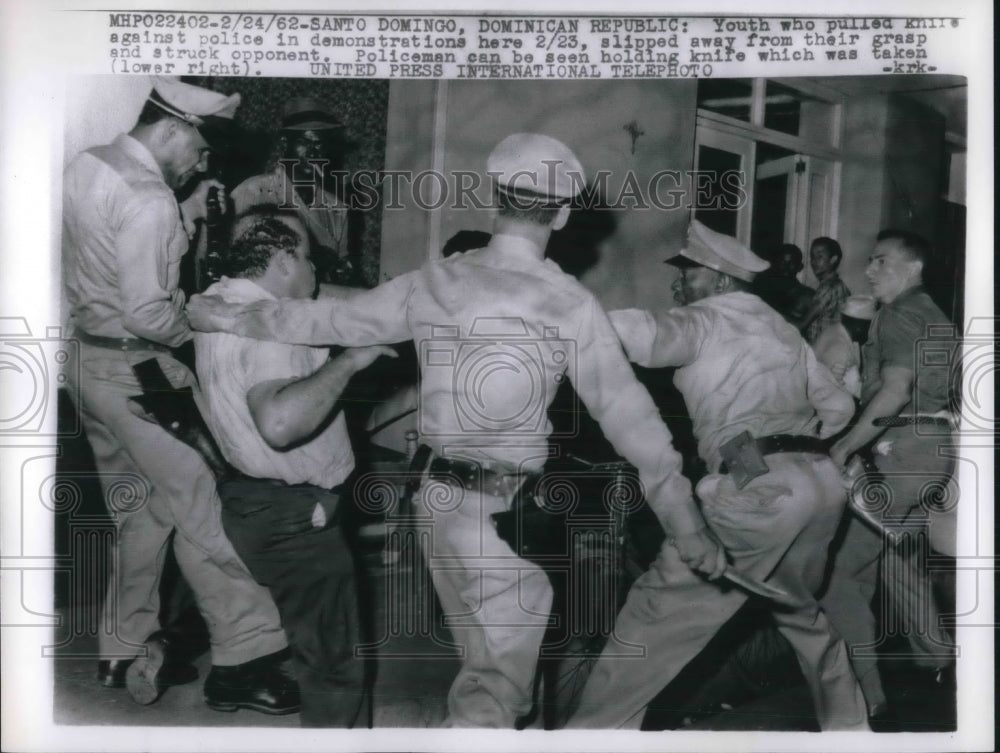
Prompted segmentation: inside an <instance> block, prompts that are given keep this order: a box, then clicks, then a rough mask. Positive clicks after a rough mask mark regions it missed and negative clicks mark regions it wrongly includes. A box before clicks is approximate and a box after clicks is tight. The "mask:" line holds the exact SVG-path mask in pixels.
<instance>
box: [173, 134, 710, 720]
mask: <svg viewBox="0 0 1000 753" xmlns="http://www.w3.org/2000/svg"><path fill="white" fill-rule="evenodd" d="M487 172H488V173H489V175H490V177H491V178H492V179H494V180H495V196H496V201H497V208H496V210H495V211H496V214H495V217H494V220H493V227H492V229H493V236H492V238H491V239H490V241H489V244H488V245H487V246H485V247H484V248H480V249H475V250H472V251H468V252H466V253H462V254H455V255H452V256H450V257H449V258H447V259H443V260H439V261H432V262H428V263H427V264H425V265H424V267H423V268H422V269H420V270H418V271H415V272H411V273H409V274H405V275H402V276H400V277H397V278H396V279H394V280H392V281H390V282H387V283H384V284H383V285H380V286H379V287H378V288H375V289H374V290H371V291H367V292H366V293H363V294H361V295H358V296H356V297H354V298H351V299H350V300H338V299H320V300H318V301H291V300H285V301H274V302H270V301H268V302H265V303H258V304H255V305H253V306H239V305H227V304H224V303H223V302H222V301H220V300H218V299H207V298H205V297H204V296H198V297H195V298H194V299H192V301H191V304H190V305H189V307H188V315H189V317H190V320H191V322H192V325H193V326H194V327H196V328H197V329H205V330H211V331H214V330H224V331H229V332H234V333H237V334H240V335H243V336H248V337H256V338H259V339H271V340H279V341H284V342H297V343H304V344H313V345H328V344H333V343H338V344H342V345H349V346H353V345H370V344H376V343H383V344H385V343H394V342H399V341H402V340H406V339H411V338H412V339H413V340H415V341H416V344H417V349H418V353H419V354H420V371H421V374H420V377H421V379H420V401H419V419H418V426H419V430H420V435H421V441H422V445H423V446H422V448H421V450H420V451H418V453H417V458H416V462H415V466H416V467H417V469H419V470H420V471H421V472H422V478H423V483H422V485H421V487H420V489H419V490H418V491H417V494H416V495H415V500H414V504H415V506H416V508H417V513H418V515H419V516H420V517H423V518H424V519H425V520H429V521H431V524H430V525H431V529H432V530H431V532H430V533H431V536H430V539H429V541H430V544H429V545H428V546H427V547H425V549H424V556H425V558H426V559H427V562H428V565H429V568H430V571H431V573H432V576H433V580H434V584H435V587H436V589H437V593H438V596H439V597H440V600H441V604H442V606H443V609H444V612H445V614H446V616H447V620H448V621H447V624H448V626H449V628H450V630H451V633H452V636H453V637H454V640H455V641H457V642H458V643H459V644H460V645H461V646H462V648H463V650H464V656H463V659H462V666H461V669H460V670H459V672H458V676H457V677H456V678H455V681H454V683H453V685H452V687H451V692H450V693H449V694H448V718H447V720H446V724H447V725H448V726H464V727H499V728H512V727H514V726H515V722H516V720H517V718H518V717H519V716H521V715H523V714H525V713H526V712H528V711H529V709H530V708H531V700H532V685H533V679H534V676H535V666H536V663H537V659H538V651H539V647H540V645H541V641H542V637H543V634H544V632H545V627H546V623H547V622H548V619H549V612H550V608H551V602H552V588H551V586H550V584H549V580H548V577H547V576H546V574H545V573H544V572H543V571H542V570H541V568H539V567H538V566H537V565H535V564H533V563H531V562H529V561H527V560H525V559H522V558H521V557H520V556H519V554H518V553H517V552H515V551H514V550H513V549H512V548H511V546H510V544H508V543H507V541H506V540H504V539H503V538H501V536H500V535H499V534H498V532H497V530H496V528H494V524H493V520H492V519H491V516H493V515H495V514H497V513H504V512H506V511H508V510H509V508H510V505H511V503H512V501H513V499H514V496H515V494H516V492H517V491H518V489H519V488H521V487H522V486H523V485H525V484H529V483H531V480H532V477H533V476H536V475H537V474H538V473H539V471H540V470H541V468H542V466H543V464H544V462H545V459H546V458H547V456H548V438H549V435H550V433H551V431H552V426H551V424H550V423H549V420H548V416H547V414H546V409H547V407H548V406H549V404H550V403H551V402H552V400H553V398H554V397H555V394H556V390H557V389H558V387H559V384H560V383H561V381H562V380H563V379H564V378H566V377H568V378H569V379H570V380H571V382H572V383H573V385H574V387H575V388H576V391H577V393H578V394H579V395H580V397H581V399H582V400H583V402H584V404H585V405H586V406H587V409H588V411H589V412H590V414H591V416H593V417H594V418H595V419H596V420H597V421H598V422H599V423H600V425H601V428H602V430H603V431H604V433H605V435H606V436H607V438H608V439H609V440H610V441H611V443H612V444H613V445H614V447H615V449H616V450H617V451H618V452H619V453H620V454H621V455H622V456H624V457H625V458H626V459H627V460H629V461H630V462H631V463H632V464H633V465H635V466H636V467H637V468H638V471H639V477H640V480H641V481H642V483H643V485H644V489H645V492H646V497H647V499H648V501H649V503H650V505H651V506H652V508H653V510H654V511H655V513H656V514H657V516H658V518H659V519H660V521H661V523H662V524H663V525H664V527H665V528H667V529H668V530H669V531H670V535H671V537H672V538H673V539H674V540H675V541H676V548H675V549H674V550H673V551H674V552H675V554H674V556H675V557H678V558H679V559H678V562H680V561H681V560H683V561H684V562H685V563H687V565H684V567H685V570H687V566H690V567H692V568H695V569H697V570H699V571H701V572H703V573H705V574H707V575H708V576H710V577H713V576H718V575H719V574H721V572H722V571H723V569H724V568H725V556H724V553H723V551H722V548H721V546H720V545H719V544H718V542H717V541H716V539H715V537H714V536H713V535H712V534H711V533H710V532H709V530H708V529H707V527H706V525H705V521H704V519H703V518H702V516H701V514H700V512H699V511H698V508H697V507H696V505H695V504H694V500H693V498H692V494H691V487H690V484H689V483H688V481H687V480H686V479H685V478H684V477H683V476H682V475H681V472H680V471H681V458H680V456H679V455H678V453H677V452H676V451H675V450H674V449H673V447H672V445H671V437H670V433H669V432H668V431H667V428H666V426H665V425H664V424H663V422H662V420H661V419H660V416H659V412H658V411H657V409H656V406H655V405H654V404H653V401H652V399H651V398H650V396H649V394H648V393H647V392H646V390H645V389H644V388H643V387H642V386H641V385H640V384H639V383H638V382H637V381H636V379H635V376H634V374H633V372H632V369H631V367H630V366H629V364H628V362H627V361H626V360H625V357H624V354H623V353H622V350H621V346H620V345H619V343H618V339H617V337H616V336H615V332H614V329H613V328H612V326H611V323H610V322H609V321H608V318H607V315H606V314H605V313H604V311H603V310H602V309H601V307H600V305H599V304H598V302H597V300H596V299H595V298H594V296H593V295H592V294H591V293H590V292H588V291H587V290H586V289H585V288H584V287H583V286H581V285H580V284H579V282H577V280H576V279H574V278H572V277H570V276H569V275H567V274H565V273H564V272H563V271H562V270H561V269H559V267H558V266H557V265H556V264H555V263H554V262H552V261H549V260H546V259H545V258H544V256H545V246H546V243H547V241H548V239H549V235H550V234H551V233H552V231H553V230H555V229H557V228H560V227H562V226H563V225H564V224H565V223H566V220H567V219H568V217H569V213H570V206H569V205H570V202H571V201H572V199H573V198H574V197H575V196H576V195H577V194H579V192H580V191H581V189H582V188H583V186H584V185H585V176H584V172H583V167H582V165H581V164H580V162H579V160H578V159H577V158H576V156H575V155H574V154H573V152H572V151H571V150H570V149H569V147H567V146H566V145H565V144H563V143H562V142H561V141H558V140H556V139H554V138H552V137H549V136H545V135H542V134H533V133H517V134H513V135H511V136H508V137H507V138H505V139H504V140H503V141H501V142H500V143H499V144H498V145H497V147H496V148H495V149H494V150H493V152H492V153H491V155H490V157H489V159H488V161H487ZM692 577H694V576H692Z"/></svg>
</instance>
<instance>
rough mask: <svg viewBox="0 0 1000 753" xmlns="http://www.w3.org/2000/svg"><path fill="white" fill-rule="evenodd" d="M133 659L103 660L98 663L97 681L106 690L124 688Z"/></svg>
mask: <svg viewBox="0 0 1000 753" xmlns="http://www.w3.org/2000/svg"><path fill="white" fill-rule="evenodd" d="M132 661H133V660H132V659H101V660H100V661H99V662H97V681H98V682H99V683H101V686H102V687H105V688H124V687H125V672H126V671H127V670H128V668H129V665H131V664H132Z"/></svg>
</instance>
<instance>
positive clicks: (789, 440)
mask: <svg viewBox="0 0 1000 753" xmlns="http://www.w3.org/2000/svg"><path fill="white" fill-rule="evenodd" d="M753 441H754V444H755V445H756V446H757V450H758V452H760V454H761V455H777V454H778V453H781V452H808V453H812V454H815V455H829V454H830V446H829V444H828V443H827V442H826V440H824V439H820V438H819V437H809V436H806V435H804V434H772V435H771V436H769V437H760V438H759V439H755V440H753ZM728 472H729V468H728V466H727V465H726V463H725V462H723V463H722V465H720V466H719V473H728Z"/></svg>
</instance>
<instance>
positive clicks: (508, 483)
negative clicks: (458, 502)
mask: <svg viewBox="0 0 1000 753" xmlns="http://www.w3.org/2000/svg"><path fill="white" fill-rule="evenodd" d="M531 475H534V474H525V473H521V474H518V473H501V472H499V471H494V470H490V469H489V468H484V467H483V466H482V465H480V464H479V463H477V462H475V461H474V460H458V459H455V458H442V457H435V458H434V459H433V460H432V461H431V465H430V469H429V472H428V478H431V479H433V480H435V481H443V482H444V483H446V484H448V485H450V486H455V487H458V488H460V489H465V490H466V491H474V492H480V493H482V494H490V495H492V496H494V497H504V496H507V495H509V494H512V493H514V492H515V491H517V489H518V487H520V486H521V484H522V483H524V482H525V481H526V480H527V479H528V477H529V476H531Z"/></svg>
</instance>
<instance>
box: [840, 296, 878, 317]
mask: <svg viewBox="0 0 1000 753" xmlns="http://www.w3.org/2000/svg"><path fill="white" fill-rule="evenodd" d="M840 313H841V314H843V315H844V316H849V317H851V318H852V319H874V318H875V299H874V298H873V297H872V296H870V295H852V296H850V297H849V298H848V299H847V300H846V301H844V303H843V304H842V305H841V306H840Z"/></svg>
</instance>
